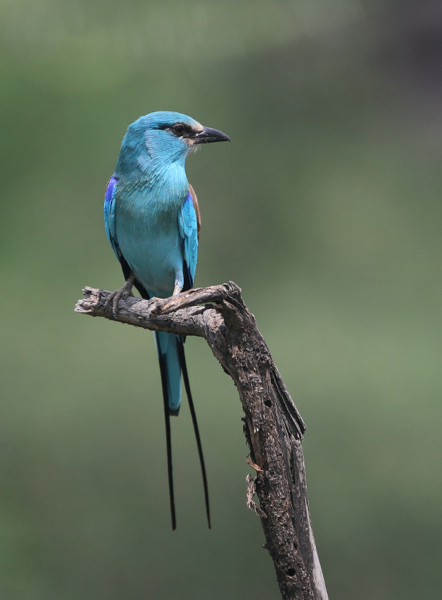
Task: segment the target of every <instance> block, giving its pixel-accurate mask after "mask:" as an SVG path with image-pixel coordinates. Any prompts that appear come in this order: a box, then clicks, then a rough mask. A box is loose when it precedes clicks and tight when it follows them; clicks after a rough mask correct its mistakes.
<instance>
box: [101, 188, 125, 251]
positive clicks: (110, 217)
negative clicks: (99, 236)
mask: <svg viewBox="0 0 442 600" xmlns="http://www.w3.org/2000/svg"><path fill="white" fill-rule="evenodd" d="M116 189H117V178H116V177H111V178H110V179H109V181H108V182H107V187H106V194H105V196H104V225H105V227H106V235H107V239H108V240H109V241H110V243H111V246H112V248H113V251H114V252H115V254H116V255H117V258H118V260H120V255H121V252H120V249H119V247H118V243H117V237H116V226H115V202H114V198H115V191H116Z"/></svg>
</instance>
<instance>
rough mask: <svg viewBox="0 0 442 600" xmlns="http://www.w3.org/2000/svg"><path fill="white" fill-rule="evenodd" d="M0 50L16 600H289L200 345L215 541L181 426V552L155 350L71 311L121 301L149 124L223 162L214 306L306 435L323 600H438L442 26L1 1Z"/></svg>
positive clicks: (339, 2)
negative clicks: (250, 501) (118, 215)
mask: <svg viewBox="0 0 442 600" xmlns="http://www.w3.org/2000/svg"><path fill="white" fill-rule="evenodd" d="M0 31H1V41H0V44H1V49H0V78H1V83H0V106H1V109H0V120H1V135H0V145H1V163H0V164H1V177H0V186H1V222H0V227H1V278H0V280H1V286H2V291H1V299H2V301H1V305H2V309H1V316H0V319H1V344H0V352H1V370H2V375H1V405H0V488H1V499H0V594H1V597H2V599H4V600H89V599H90V600H102V599H103V600H104V599H106V600H114V599H115V600H116V599H122V598H124V599H125V600H139V599H141V598H143V599H144V598H145V599H167V600H174V599H180V600H182V599H192V600H208V599H210V600H220V599H224V598H232V599H235V600H236V599H238V600H242V599H243V598H253V599H254V600H264V599H265V600H269V599H271V598H274V599H277V598H278V597H279V592H278V587H277V584H276V581H275V575H274V571H273V566H272V563H271V560H270V557H269V556H268V555H267V553H266V551H265V550H263V549H262V548H261V545H262V543H263V542H264V538H263V534H262V531H261V526H260V523H259V520H258V519H257V517H255V516H254V515H253V514H252V513H251V512H250V511H248V510H247V509H246V505H245V490H246V485H245V476H246V473H247V472H248V465H247V464H246V462H245V457H246V455H247V448H246V446H245V441H244V438H243V434H242V423H241V420H240V419H241V409H240V403H239V401H238V398H237V395H236V391H235V388H234V386H233V385H232V382H231V381H230V380H229V378H228V377H227V376H225V375H224V374H223V372H222V370H221V368H220V366H219V365H218V363H217V362H216V360H215V359H214V358H213V357H212V355H211V353H210V351H209V349H208V347H207V346H206V345H205V343H204V341H203V340H200V339H189V340H188V342H187V355H188V364H189V369H190V374H191V381H192V382H193V391H194V396H195V401H196V404H197V409H198V415H199V420H200V427H201V431H202V439H203V445H204V448H205V453H206V460H207V466H208V477H209V484H210V488H211V498H212V511H213V530H212V531H208V530H207V527H206V523H205V516H204V508H203V492H202V485H201V479H200V474H199V467H198V460H197V454H196V448H195V442H194V439H193V434H192V429H191V423H190V419H189V414H188V409H187V407H186V406H184V408H183V410H182V414H181V415H180V418H179V419H177V420H174V421H173V442H174V453H175V455H174V456H175V459H174V465H175V477H176V499H177V510H178V529H177V531H175V532H173V533H172V531H171V528H170V517H169V508H168V492H167V478H166V462H165V447H164V446H165V445H164V433H163V429H164V425H163V415H162V405H161V391H160V376H159V372H158V367H157V363H156V354H155V347H154V342H153V339H152V335H151V333H150V332H145V331H138V330H135V329H134V328H130V327H123V326H121V325H120V324H113V323H111V322H109V321H105V320H103V319H96V320H95V319H91V318H86V317H83V316H79V315H77V314H74V312H73V308H74V304H75V302H76V300H77V299H78V298H79V297H80V296H81V289H82V287H84V286H85V285H91V286H94V287H102V288H105V289H116V288H117V287H119V286H120V285H121V283H122V276H121V273H120V269H119V265H118V263H117V261H116V259H115V257H114V255H113V252H112V250H111V248H110V246H109V244H108V242H107V240H106V237H105V233H104V226H103V216H102V201H103V196H104V188H105V184H106V182H107V179H108V178H109V176H110V175H111V174H112V172H113V169H114V166H115V163H116V159H117V155H118V151H119V146H120V142H121V139H122V137H123V135H124V133H125V129H126V127H127V125H128V124H129V123H130V122H132V121H134V120H135V119H136V118H138V117H139V116H140V115H142V114H146V113H148V112H151V111H153V110H176V111H180V112H184V113H187V114H190V115H191V116H192V117H194V118H195V119H197V120H199V121H200V122H202V123H203V124H205V125H208V126H211V127H215V128H218V129H221V130H222V131H225V132H226V133H227V134H229V135H230V136H231V139H232V144H220V145H214V146H209V147H207V148H203V150H202V151H201V152H199V153H198V154H197V155H196V156H192V157H190V159H189V160H188V165H187V167H188V176H189V179H190V181H191V182H192V184H193V185H194V186H195V189H196V191H197V194H198V197H199V200H200V206H201V209H202V216H203V230H202V238H201V245H200V259H199V266H198V272H197V281H196V283H197V285H201V286H204V285H209V284H216V283H222V282H224V281H228V280H233V281H235V282H236V283H238V284H239V285H240V287H241V288H242V290H243V296H244V299H245V301H246V302H247V304H248V306H249V307H250V309H251V310H252V311H253V312H254V314H255V315H256V317H257V320H258V324H259V326H260V329H261V331H262V333H263V335H264V337H265V339H266V341H267V343H268V345H269V347H270V349H271V352H272V354H273V357H274V359H275V362H276V364H277V365H278V367H279V369H280V371H281V373H282V375H283V378H284V380H285V382H286V384H287V385H288V388H289V389H290V391H291V393H292V396H293V398H294V399H295V402H296V403H297V405H298V407H299V409H300V411H301V414H302V415H303V417H304V419H305V421H306V423H307V426H308V431H307V434H306V437H305V444H304V448H305V455H306V466H307V476H308V485H309V495H310V505H311V511H312V520H313V528H314V532H315V536H316V540H317V545H318V551H319V556H320V559H321V563H322V566H323V571H324V575H325V579H326V583H327V586H328V591H329V595H330V597H331V598H334V599H338V598H339V599H340V600H355V599H358V600H397V599H398V598H401V600H408V599H409V600H412V599H413V600H416V598H425V599H426V600H432V599H439V598H440V597H441V594H442V570H441V564H442V562H441V561H442V550H441V548H442V481H441V457H442V436H441V420H442V403H441V394H442V368H441V360H442V319H441V300H442V266H441V265H442V260H441V258H442V236H441V229H442V206H441V196H442V169H441V160H442V118H441V105H442V9H441V5H440V3H438V2H431V1H430V0H419V1H418V0H415V1H411V0H401V2H394V1H392V0H376V1H372V0H334V1H333V2H326V1H322V0H292V1H289V0H284V1H283V0H266V1H265V2H253V1H251V0H242V1H241V2H238V1H236V0H235V1H234V0H224V1H223V2H218V1H216V0H203V1H198V0H195V1H187V0H185V1H178V0H163V1H162V2H161V3H159V2H154V1H149V0H144V1H142V2H141V1H138V0H127V1H126V2H116V1H108V2H103V1H99V0H94V1H89V2H85V1H82V0H70V2H63V1H61V0H38V1H37V0H1V2H0Z"/></svg>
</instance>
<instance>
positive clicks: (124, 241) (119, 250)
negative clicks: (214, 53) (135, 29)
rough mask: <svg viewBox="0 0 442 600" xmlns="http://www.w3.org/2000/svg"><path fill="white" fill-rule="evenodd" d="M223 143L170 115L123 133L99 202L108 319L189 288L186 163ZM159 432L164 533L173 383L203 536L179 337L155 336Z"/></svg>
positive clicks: (197, 222)
mask: <svg viewBox="0 0 442 600" xmlns="http://www.w3.org/2000/svg"><path fill="white" fill-rule="evenodd" d="M224 141H230V138H229V137H228V136H227V135H226V134H225V133H222V132H221V131H218V130H217V129H212V128H210V127H204V126H203V125H201V124H200V123H199V122H198V121H195V120H194V119H192V118H191V117H188V116H187V115H184V114H182V113H178V112H172V111H156V112H152V113H149V114H147V115H145V116H142V117H140V118H139V119H137V120H136V121H135V122H133V123H132V124H131V125H129V127H128V128H127V131H126V135H125V136H124V138H123V141H122V143H121V149H120V153H119V156H118V160H117V165H116V167H115V171H114V173H113V175H112V176H111V178H110V179H109V181H108V184H107V187H106V192H105V199H104V221H105V228H106V234H107V237H108V239H109V242H110V244H111V246H112V249H113V251H114V253H115V255H116V256H117V258H118V260H119V262H120V265H121V268H122V271H123V275H124V278H125V284H124V285H123V287H122V288H120V289H119V290H116V291H115V292H112V293H111V294H110V296H109V297H108V300H107V307H108V308H109V309H110V308H112V312H113V316H114V317H116V313H117V311H118V302H119V300H120V299H121V298H122V297H123V298H127V297H128V296H129V295H131V293H132V288H133V287H135V288H136V289H137V290H138V292H139V294H140V296H141V297H142V298H144V299H146V300H148V299H151V298H155V297H156V298H168V297H169V296H174V295H176V294H179V293H180V292H185V291H187V290H189V289H191V288H192V287H193V283H194V279H195V271H196V264H197V259H198V240H199V234H200V226H201V217H200V210H199V206H198V200H197V197H196V194H195V192H194V190H193V187H192V186H191V185H190V183H189V182H188V180H187V176H186V171H185V162H186V158H187V157H188V156H189V154H191V153H192V152H193V151H195V150H197V149H198V148H199V147H200V146H201V145H202V144H210V143H214V142H224ZM154 336H155V342H156V348H157V354H158V360H159V366H160V373H161V384H162V393H163V404H164V416H165V427H166V450H167V470H168V482H169V501H170V512H171V520H172V529H173V530H174V529H176V512H175V500H174V487H173V472H172V443H171V429H170V417H171V416H178V413H179V410H180V405H181V376H182V378H183V382H184V387H185V390H186V394H187V398H188V402H189V407H190V413H191V416H192V422H193V428H194V433H195V438H196V443H197V448H198V454H199V460H200V466H201V474H202V479H203V487H204V499H205V507H206V515H207V523H208V526H209V529H210V527H211V521H210V506H209V493H208V485H207V477H206V469H205V464H204V456H203V451H202V445H201V438H200V434H199V429H198V423H197V419H196V413H195V408H194V403H193V399H192V393H191V390H190V384H189V377H188V372H187V366H186V359H185V354H184V342H185V336H182V335H176V334H172V333H166V332H161V331H158V332H157V331H155V332H154Z"/></svg>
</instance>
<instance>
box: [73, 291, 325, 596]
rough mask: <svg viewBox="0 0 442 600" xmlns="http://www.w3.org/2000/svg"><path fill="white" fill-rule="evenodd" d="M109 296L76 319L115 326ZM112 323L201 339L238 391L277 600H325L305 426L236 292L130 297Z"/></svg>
mask: <svg viewBox="0 0 442 600" xmlns="http://www.w3.org/2000/svg"><path fill="white" fill-rule="evenodd" d="M109 293H110V292H106V291H103V290H96V289H93V288H89V287H87V288H85V289H84V298H83V299H82V300H79V301H78V303H77V305H76V307H75V310H76V312H79V313H83V314H88V315H91V316H94V317H106V318H108V319H111V320H113V317H112V313H111V311H106V310H105V302H106V298H107V297H108V295H109ZM201 305H203V306H201ZM116 320H117V321H120V322H121V323H128V324H130V325H135V326H136V327H144V328H145V329H150V330H155V331H169V332H171V333H177V334H182V335H195V336H199V337H204V338H205V339H206V341H207V343H208V344H209V346H210V348H211V350H212V352H213V354H214V356H215V357H216V358H217V359H218V361H219V362H220V363H221V365H222V366H223V368H224V369H225V370H226V371H227V372H228V373H229V374H230V376H231V377H232V379H233V381H234V382H235V385H236V387H237V389H238V392H239V396H240V399H241V403H242V406H243V410H244V414H245V416H244V419H243V421H244V433H245V436H246V439H247V442H248V445H249V448H250V456H251V461H249V464H250V465H251V466H252V467H253V469H254V470H255V471H256V477H255V478H251V477H250V476H248V479H247V482H248V492H247V505H248V506H249V507H250V508H251V509H252V510H254V512H255V513H256V514H257V515H258V516H259V517H260V519H261V524H262V527H263V529H264V534H265V537H266V545H265V547H266V548H267V550H268V551H269V552H270V555H271V557H272V559H273V562H274V565H275V569H276V574H277V579H278V583H279V587H280V590H281V594H282V598H284V599H287V600H328V596H327V591H326V588H325V582H324V578H323V575H322V570H321V565H320V563H319V559H318V555H317V552H316V546H315V540H314V537H313V531H312V527H311V523H310V514H309V506H308V500H307V484H306V478H305V467H304V455H303V452H302V446H301V440H302V436H303V434H304V432H305V424H304V421H303V420H302V418H301V415H300V414H299V412H298V410H297V408H296V406H295V404H294V402H293V400H292V398H291V397H290V394H289V392H288V390H287V388H286V387H285V385H284V382H283V381H282V379H281V376H280V374H279V372H278V369H277V368H276V366H275V364H274V363H273V360H272V357H271V356H270V352H269V350H268V348H267V345H266V343H265V341H264V339H263V337H262V335H261V334H260V332H259V330H258V328H257V326H256V321H255V317H254V316H253V315H252V314H251V313H250V312H249V310H248V309H247V306H246V305H245V304H244V302H243V300H242V298H241V290H240V289H239V287H238V286H237V285H236V284H235V283H233V282H230V283H229V284H224V285H217V286H211V287H208V288H197V289H193V290H190V291H188V292H185V293H182V294H179V295H178V296H173V297H172V298H166V299H158V298H153V299H152V300H149V301H147V300H140V299H139V298H134V297H129V298H127V299H126V300H120V303H119V310H118V314H117V318H116ZM255 492H256V494H257V496H258V498H259V503H260V506H259V507H258V506H256V504H255V503H254V501H253V495H254V494H255Z"/></svg>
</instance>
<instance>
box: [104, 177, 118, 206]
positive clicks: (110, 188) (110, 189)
mask: <svg viewBox="0 0 442 600" xmlns="http://www.w3.org/2000/svg"><path fill="white" fill-rule="evenodd" d="M117 181H118V180H117V178H116V177H111V178H110V179H109V181H108V182H107V187H106V194H105V196H104V202H105V204H107V203H108V202H111V201H112V194H113V193H114V187H115V184H116V183H117Z"/></svg>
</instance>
